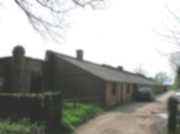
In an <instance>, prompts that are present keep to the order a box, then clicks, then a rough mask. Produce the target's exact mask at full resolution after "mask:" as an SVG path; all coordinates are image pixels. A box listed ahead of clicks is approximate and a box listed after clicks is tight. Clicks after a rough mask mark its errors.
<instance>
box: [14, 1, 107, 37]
mask: <svg viewBox="0 0 180 134" xmlns="http://www.w3.org/2000/svg"><path fill="white" fill-rule="evenodd" d="M14 1H15V3H16V4H17V5H18V6H19V7H20V8H21V9H22V10H23V11H24V13H25V14H26V16H27V18H28V20H29V22H30V24H32V26H33V28H34V29H35V30H36V31H37V32H39V33H40V34H41V35H43V36H49V37H51V38H53V39H57V38H59V37H61V36H62V31H63V27H64V25H63V23H64V19H65V14H66V13H67V12H69V11H70V10H71V9H73V8H75V7H82V8H84V7H86V6H90V7H92V8H93V9H96V8H98V7H99V6H100V5H102V4H103V3H104V1H105V0H14Z"/></svg>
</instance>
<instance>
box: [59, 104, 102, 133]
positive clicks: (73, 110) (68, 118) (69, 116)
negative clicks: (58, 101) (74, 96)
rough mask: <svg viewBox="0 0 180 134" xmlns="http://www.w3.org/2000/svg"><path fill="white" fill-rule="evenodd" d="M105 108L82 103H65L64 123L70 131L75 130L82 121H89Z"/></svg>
mask: <svg viewBox="0 0 180 134" xmlns="http://www.w3.org/2000/svg"><path fill="white" fill-rule="evenodd" d="M102 111H103V109H102V108H100V107H99V106H96V105H91V104H81V103H65V104H64V112H63V117H62V125H63V127H64V128H65V129H67V130H68V131H72V130H74V128H75V127H77V126H79V125H80V124H81V123H82V122H84V121H87V120H88V119H90V118H92V117H93V116H95V115H97V113H100V112H102Z"/></svg>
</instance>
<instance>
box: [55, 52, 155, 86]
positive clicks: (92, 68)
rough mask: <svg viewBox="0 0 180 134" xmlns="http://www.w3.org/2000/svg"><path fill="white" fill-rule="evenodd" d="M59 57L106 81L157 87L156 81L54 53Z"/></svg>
mask: <svg viewBox="0 0 180 134" xmlns="http://www.w3.org/2000/svg"><path fill="white" fill-rule="evenodd" d="M53 53H54V54H55V55H56V56H57V57H59V58H60V59H62V60H65V61H66V62H69V63H70V64H73V65H75V66H77V67H79V68H81V69H82V70H84V71H87V72H89V73H91V74H92V75H94V76H96V77H98V78H100V79H103V80H105V81H113V82H125V83H138V84H147V85H155V84H156V82H155V81H154V80H151V79H148V78H145V77H142V76H139V75H137V74H133V73H130V72H126V71H120V70H118V69H115V68H108V67H104V66H102V65H100V64H96V63H92V62H89V61H85V60H82V61H80V60H77V59H76V58H73V57H70V56H66V55H63V54H59V53H55V52H53Z"/></svg>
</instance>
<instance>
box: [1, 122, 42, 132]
mask: <svg viewBox="0 0 180 134" xmlns="http://www.w3.org/2000/svg"><path fill="white" fill-rule="evenodd" d="M40 127H42V126H41V125H38V124H36V123H32V122H30V121H29V120H27V119H23V120H18V121H13V120H10V119H6V120H5V119H0V134H31V132H32V130H33V129H34V128H40Z"/></svg>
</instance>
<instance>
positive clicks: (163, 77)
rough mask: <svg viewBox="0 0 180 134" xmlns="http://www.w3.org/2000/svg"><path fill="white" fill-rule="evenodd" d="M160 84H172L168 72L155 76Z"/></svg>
mask: <svg viewBox="0 0 180 134" xmlns="http://www.w3.org/2000/svg"><path fill="white" fill-rule="evenodd" d="M154 79H155V80H156V81H157V82H158V83H159V84H167V83H170V81H171V78H170V77H169V76H168V75H167V73H166V72H159V73H157V74H156V75H155V78H154Z"/></svg>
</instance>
